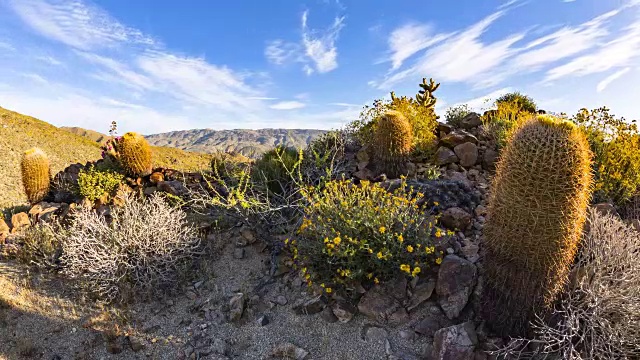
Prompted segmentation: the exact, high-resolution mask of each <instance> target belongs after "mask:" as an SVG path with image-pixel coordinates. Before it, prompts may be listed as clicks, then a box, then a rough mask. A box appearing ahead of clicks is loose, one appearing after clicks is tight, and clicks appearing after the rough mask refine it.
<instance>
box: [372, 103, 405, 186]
mask: <svg viewBox="0 0 640 360" xmlns="http://www.w3.org/2000/svg"><path fill="white" fill-rule="evenodd" d="M412 148H413V129H412V127H411V124H410V123H409V121H408V120H407V118H406V117H405V116H404V115H402V113H401V112H399V111H395V110H391V111H387V112H386V113H385V114H384V115H382V116H381V117H380V118H379V119H378V123H377V126H376V130H375V134H374V153H375V155H376V156H375V157H376V160H377V161H379V162H380V164H379V165H380V167H381V169H382V170H383V171H384V172H386V175H387V176H390V177H396V176H398V175H399V174H400V173H402V172H403V167H404V164H405V162H406V161H407V157H408V156H409V154H410V153H411V150H412Z"/></svg>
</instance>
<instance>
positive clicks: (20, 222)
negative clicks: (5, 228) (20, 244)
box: [11, 212, 31, 234]
mask: <svg viewBox="0 0 640 360" xmlns="http://www.w3.org/2000/svg"><path fill="white" fill-rule="evenodd" d="M30 226H31V220H29V215H27V213H25V212H20V213H17V214H13V216H12V217H11V227H12V228H11V233H12V234H15V233H17V232H19V231H21V230H25V229H27V228H29V227H30Z"/></svg>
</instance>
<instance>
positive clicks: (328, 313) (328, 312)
mask: <svg viewBox="0 0 640 360" xmlns="http://www.w3.org/2000/svg"><path fill="white" fill-rule="evenodd" d="M320 317H321V318H322V319H323V320H324V321H326V322H328V323H329V324H333V323H335V322H338V318H337V317H336V315H335V314H334V313H333V310H332V309H331V308H328V307H327V308H325V309H324V310H322V313H321V314H320Z"/></svg>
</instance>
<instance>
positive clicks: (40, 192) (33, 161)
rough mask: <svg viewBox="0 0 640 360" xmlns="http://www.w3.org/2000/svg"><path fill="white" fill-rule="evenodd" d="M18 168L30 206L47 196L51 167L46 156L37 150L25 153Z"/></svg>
mask: <svg viewBox="0 0 640 360" xmlns="http://www.w3.org/2000/svg"><path fill="white" fill-rule="evenodd" d="M20 168H21V171H22V184H23V185H24V192H25V193H26V195H27V200H28V201H29V203H31V204H36V203H39V202H40V201H42V200H43V199H44V197H45V196H47V194H48V193H49V188H50V186H51V167H50V164H49V158H48V157H47V154H45V153H44V151H42V150H40V149H38V148H33V149H29V150H27V151H25V153H24V155H23V157H22V162H21V164H20Z"/></svg>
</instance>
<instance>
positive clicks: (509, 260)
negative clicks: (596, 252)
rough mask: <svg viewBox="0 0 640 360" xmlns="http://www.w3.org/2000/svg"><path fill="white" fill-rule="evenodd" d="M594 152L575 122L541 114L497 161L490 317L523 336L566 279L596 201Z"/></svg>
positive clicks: (488, 233) (491, 213)
mask: <svg viewBox="0 0 640 360" xmlns="http://www.w3.org/2000/svg"><path fill="white" fill-rule="evenodd" d="M590 163H591V152H590V150H589V145H588V143H587V140H586V139H585V137H584V135H583V134H582V133H581V132H580V130H579V129H578V128H577V127H576V126H575V125H574V124H573V123H570V122H566V121H561V120H560V119H556V118H553V117H549V116H544V115H543V116H538V117H537V118H533V119H530V120H529V121H527V122H525V123H523V124H522V125H521V126H520V128H518V129H517V130H516V131H515V132H514V133H513V135H512V136H511V137H510V139H509V142H508V144H507V146H506V148H505V149H504V150H503V153H502V156H501V159H500V161H499V162H498V165H497V169H496V175H495V177H494V179H493V185H492V192H491V195H490V198H489V209H488V216H487V223H486V225H485V228H484V235H485V249H486V254H485V262H484V268H485V271H486V276H485V279H486V283H485V287H484V293H483V297H482V303H483V304H482V305H483V312H484V317H485V319H486V320H487V322H488V324H489V325H490V326H491V327H492V328H493V329H494V330H495V331H496V332H498V333H499V334H500V335H503V336H522V335H524V334H526V333H527V330H528V324H529V322H530V321H532V320H534V314H538V315H540V316H543V317H544V316H546V315H548V310H550V307H551V306H552V304H553V302H554V301H555V300H556V298H557V295H558V293H559V292H560V291H561V290H562V287H563V284H564V283H565V281H566V278H567V276H568V272H569V268H570V265H571V263H572V262H573V259H574V255H575V253H576V249H577V247H578V244H579V241H580V237H581V232H582V229H583V226H584V223H585V219H586V215H587V207H588V204H589V200H590V196H591V183H592V175H591V170H590V168H591V164H590Z"/></svg>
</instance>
